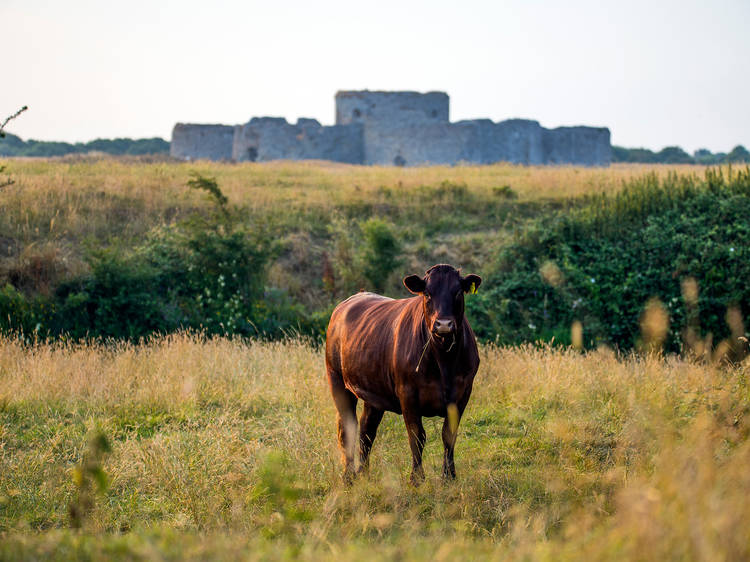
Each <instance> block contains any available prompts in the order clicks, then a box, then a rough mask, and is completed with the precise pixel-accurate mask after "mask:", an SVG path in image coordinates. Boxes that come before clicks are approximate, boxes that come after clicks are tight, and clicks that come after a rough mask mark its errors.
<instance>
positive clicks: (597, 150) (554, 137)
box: [542, 127, 612, 166]
mask: <svg viewBox="0 0 750 562" xmlns="http://www.w3.org/2000/svg"><path fill="white" fill-rule="evenodd" d="M542 146H543V149H544V163H545V164H581V165H583V166H609V164H610V162H611V161H612V145H611V144H610V139H609V129H607V128H606V127H558V128H556V129H544V134H543V135H542Z"/></svg>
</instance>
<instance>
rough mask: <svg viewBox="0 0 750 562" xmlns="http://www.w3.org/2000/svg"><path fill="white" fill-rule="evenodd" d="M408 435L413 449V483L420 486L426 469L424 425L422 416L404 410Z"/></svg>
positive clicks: (412, 411)
mask: <svg viewBox="0 0 750 562" xmlns="http://www.w3.org/2000/svg"><path fill="white" fill-rule="evenodd" d="M403 412H404V422H405V423H406V433H407V435H408V436H409V447H410V448H411V460H412V465H411V483H412V484H413V485H414V486H419V485H420V484H421V483H422V481H423V480H424V469H423V468H422V450H423V449H424V442H425V432H424V426H423V425H422V416H420V415H419V414H418V413H417V412H416V411H415V410H411V409H405V408H404V409H403Z"/></svg>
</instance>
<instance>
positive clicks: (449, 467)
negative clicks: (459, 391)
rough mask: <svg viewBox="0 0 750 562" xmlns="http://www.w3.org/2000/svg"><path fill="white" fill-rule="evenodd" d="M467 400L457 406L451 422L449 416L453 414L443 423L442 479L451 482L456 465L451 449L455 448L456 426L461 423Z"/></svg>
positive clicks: (446, 417) (447, 416)
mask: <svg viewBox="0 0 750 562" xmlns="http://www.w3.org/2000/svg"><path fill="white" fill-rule="evenodd" d="M466 402H467V400H463V401H462V403H459V404H458V407H457V408H456V410H454V411H455V420H454V421H451V416H453V415H454V414H450V413H449V414H448V415H446V416H445V421H444V422H443V478H446V479H450V480H453V479H454V478H456V465H455V463H454V462H453V449H454V448H455V446H456V436H457V435H458V424H459V423H460V422H461V417H462V416H463V413H464V408H466Z"/></svg>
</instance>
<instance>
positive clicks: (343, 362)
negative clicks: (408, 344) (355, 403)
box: [326, 293, 419, 412]
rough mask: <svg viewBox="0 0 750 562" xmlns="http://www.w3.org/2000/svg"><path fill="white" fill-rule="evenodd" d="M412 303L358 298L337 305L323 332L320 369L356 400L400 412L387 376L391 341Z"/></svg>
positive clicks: (364, 295)
mask: <svg viewBox="0 0 750 562" xmlns="http://www.w3.org/2000/svg"><path fill="white" fill-rule="evenodd" d="M418 304H419V303H418V299H400V300H394V299H391V298H388V297H383V296H381V295H376V294H374V293H358V294H356V295H354V296H352V297H349V298H348V299H347V300H345V301H344V302H342V303H341V304H339V305H338V306H337V307H336V309H335V310H334V311H333V314H332V315H331V320H330V323H329V324H328V330H327V332H326V367H327V368H328V370H329V374H336V375H340V376H341V377H342V379H343V381H344V384H345V385H346V387H347V388H348V389H349V390H350V391H351V392H353V393H354V394H355V395H356V396H357V397H358V398H360V399H362V400H364V401H366V402H370V403H371V404H373V405H374V406H377V407H380V408H382V409H386V410H391V411H395V412H400V406H399V403H398V399H397V397H396V394H395V383H394V373H393V355H394V338H395V334H396V332H397V331H398V330H399V328H400V327H401V326H402V325H403V324H404V323H408V321H409V319H410V318H411V316H412V315H413V314H411V312H412V309H415V308H416V306H415V305H418Z"/></svg>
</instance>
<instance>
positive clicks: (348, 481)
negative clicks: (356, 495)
mask: <svg viewBox="0 0 750 562" xmlns="http://www.w3.org/2000/svg"><path fill="white" fill-rule="evenodd" d="M355 476H356V474H354V471H353V470H345V471H344V472H343V474H342V475H341V481H342V482H343V483H344V486H346V487H347V488H348V487H350V486H351V485H352V484H353V483H354V477H355Z"/></svg>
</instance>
